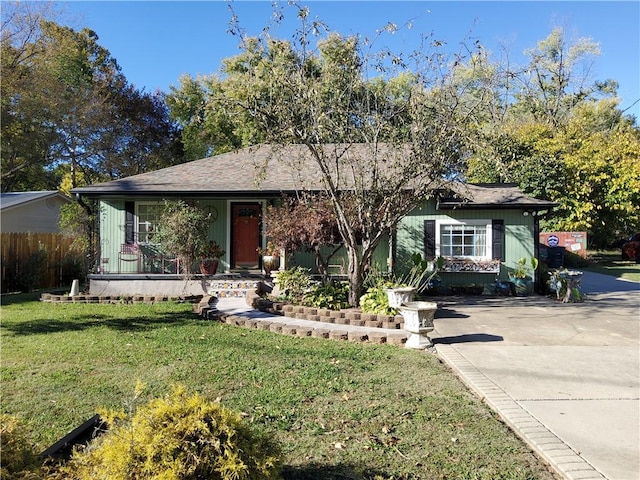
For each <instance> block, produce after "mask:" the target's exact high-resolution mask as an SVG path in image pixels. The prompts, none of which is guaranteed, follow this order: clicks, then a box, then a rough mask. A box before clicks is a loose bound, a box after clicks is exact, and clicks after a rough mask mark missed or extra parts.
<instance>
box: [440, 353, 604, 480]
mask: <svg viewBox="0 0 640 480" xmlns="http://www.w3.org/2000/svg"><path fill="white" fill-rule="evenodd" d="M436 352H437V354H438V356H439V357H441V358H442V360H443V361H444V362H445V363H446V364H447V365H449V366H450V367H451V368H452V370H453V371H454V372H455V373H456V375H458V377H459V378H460V379H461V380H462V382H463V383H464V384H465V385H467V387H468V388H469V389H470V390H472V391H473V392H475V393H476V394H477V395H478V396H479V397H480V398H481V399H482V400H483V401H484V402H485V403H486V404H487V405H488V406H489V407H491V409H492V410H494V411H495V412H496V413H497V414H498V416H499V417H500V418H501V419H502V420H503V421H504V422H505V423H506V424H507V425H508V426H509V427H510V428H511V430H513V431H514V432H515V433H516V434H517V435H518V436H519V437H520V438H522V440H524V441H525V442H526V443H527V444H528V445H529V446H530V447H531V448H532V449H533V450H534V451H535V452H536V453H537V454H538V455H539V456H540V457H542V458H543V459H544V460H545V461H546V462H547V463H549V465H551V466H552V467H553V469H554V470H555V471H556V472H558V473H559V474H560V475H562V477H563V478H565V479H567V480H603V479H606V477H605V476H604V475H602V474H601V473H600V472H598V471H597V470H596V469H595V468H594V467H593V466H592V465H591V464H590V463H589V462H587V461H586V460H585V459H584V458H582V457H581V456H580V455H578V453H576V452H575V451H574V450H572V449H571V447H569V446H568V445H567V444H566V443H565V442H563V441H562V440H561V439H560V438H558V437H557V436H556V435H555V434H554V433H553V432H552V431H551V430H549V429H548V428H547V427H545V426H544V425H543V424H542V423H540V422H539V421H538V419H536V418H535V417H534V416H533V415H531V414H530V413H529V412H528V411H527V410H526V409H524V408H523V407H522V406H521V405H520V404H519V403H518V402H517V401H516V400H514V399H513V398H511V397H510V396H509V395H507V393H506V392H505V391H504V390H502V389H501V388H500V387H499V386H497V385H496V384H495V383H494V382H493V381H491V380H490V379H489V378H487V376H485V375H484V374H483V373H482V372H480V370H478V369H477V368H476V367H475V366H473V364H472V363H471V362H469V361H468V360H467V359H466V358H465V357H464V356H463V355H462V354H460V353H459V352H458V351H456V349H455V348H454V347H453V346H451V345H436Z"/></svg>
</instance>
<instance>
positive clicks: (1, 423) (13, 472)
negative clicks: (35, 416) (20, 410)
mask: <svg viewBox="0 0 640 480" xmlns="http://www.w3.org/2000/svg"><path fill="white" fill-rule="evenodd" d="M0 458H2V463H1V464H0V478H3V479H7V480H17V479H23V480H26V479H38V478H43V477H42V475H41V469H40V462H39V460H38V457H37V455H36V453H35V452H34V449H33V444H32V443H31V442H30V440H29V435H28V432H27V430H26V428H25V427H24V425H23V424H22V423H21V422H20V421H19V420H18V419H17V418H16V417H12V416H9V415H2V417H0Z"/></svg>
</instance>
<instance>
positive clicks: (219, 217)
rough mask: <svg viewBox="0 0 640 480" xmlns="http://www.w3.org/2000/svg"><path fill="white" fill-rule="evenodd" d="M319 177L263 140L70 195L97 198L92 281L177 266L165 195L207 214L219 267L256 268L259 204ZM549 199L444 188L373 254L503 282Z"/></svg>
mask: <svg viewBox="0 0 640 480" xmlns="http://www.w3.org/2000/svg"><path fill="white" fill-rule="evenodd" d="M283 157H286V158H295V159H297V160H298V161H300V162H302V163H303V165H304V168H301V169H296V170H295V171H292V170H291V169H290V168H287V167H286V166H285V164H284V163H283V160H282V159H283ZM320 182H321V176H320V174H319V172H318V169H317V166H316V165H315V164H314V163H313V162H312V161H310V159H309V154H308V151H307V149H306V147H305V146H299V145H293V146H288V147H284V148H281V149H279V150H278V151H277V153H275V154H274V153H273V152H272V150H271V148H270V147H269V146H257V147H250V148H245V149H242V150H238V151H235V152H229V153H225V154H222V155H218V156H215V157H210V158H205V159H201V160H196V161H192V162H189V163H185V164H180V165H175V166H171V167H167V168H164V169H161V170H157V171H154V172H147V173H143V174H140V175H135V176H132V177H128V178H123V179H119V180H114V181H111V182H106V183H101V184H97V185H91V186H87V187H81V188H76V189H74V190H73V191H72V193H74V194H78V195H81V196H85V197H89V198H94V199H97V200H98V201H99V203H100V211H101V215H100V242H101V272H100V275H97V276H93V278H94V279H95V280H98V279H102V280H105V279H108V280H109V281H111V282H112V281H114V280H116V279H117V276H118V275H120V276H122V274H133V275H143V276H146V277H148V278H151V276H152V275H153V274H162V273H168V272H175V265H174V264H172V263H171V259H164V258H162V257H161V256H159V255H158V252H157V251H156V248H155V246H154V244H153V229H154V224H155V222H156V221H157V214H158V212H159V208H160V206H161V204H162V201H163V199H170V198H183V199H192V200H197V201H198V202H199V204H200V205H201V207H202V208H204V209H205V210H208V211H209V212H210V213H211V214H212V223H211V225H210V227H209V237H210V239H213V240H216V241H217V242H218V243H219V244H220V245H221V246H222V248H223V249H224V250H226V255H225V256H224V257H223V258H222V259H221V264H222V268H221V270H224V271H227V272H238V273H242V272H259V271H260V268H261V264H260V262H261V260H260V258H259V256H258V254H257V252H256V249H257V248H258V247H264V245H265V244H266V242H267V239H266V238H264V235H263V233H262V232H263V229H262V223H261V218H262V211H263V209H264V208H265V207H266V206H267V205H269V204H273V203H274V202H277V201H278V199H280V198H281V196H282V194H283V193H293V192H296V191H300V190H306V191H318V190H321V189H322V187H321V183H320ZM554 205H555V204H553V203H551V202H546V201H541V200H536V199H533V198H530V197H527V196H526V195H524V194H523V193H522V192H520V191H519V190H518V189H517V188H516V187H514V186H513V185H504V184H503V185H461V186H460V188H459V191H458V192H457V193H456V194H455V195H454V194H452V193H451V192H443V194H442V195H441V196H440V197H439V198H438V199H437V200H433V201H430V202H427V203H426V204H424V205H422V206H421V207H420V208H417V209H415V210H414V211H413V212H411V213H410V214H409V215H407V216H406V217H405V219H403V220H402V221H401V222H400V224H399V225H398V228H397V230H396V232H394V233H393V235H392V237H391V238H390V239H388V240H387V241H386V242H385V243H384V244H383V245H380V246H379V247H378V249H377V251H376V256H375V259H374V260H375V261H376V262H377V263H379V265H382V266H384V267H386V265H395V266H396V267H398V268H402V266H403V265H408V264H409V261H410V257H411V255H412V254H413V253H416V252H418V253H421V254H423V255H425V256H426V257H427V258H434V257H438V256H443V257H447V258H448V268H449V269H450V270H457V271H452V272H449V273H445V274H443V275H442V276H443V277H446V278H443V283H444V284H453V283H465V284H466V283H476V284H489V283H493V282H494V280H495V279H496V277H497V276H500V277H501V278H506V275H507V272H508V270H509V269H512V268H514V267H515V265H516V264H517V261H518V259H519V258H521V257H533V256H537V246H538V241H537V240H538V234H539V231H538V216H539V213H540V212H542V211H545V210H549V209H551V208H552V207H553V206H554ZM292 263H295V264H299V265H303V266H306V267H309V268H312V269H313V268H314V265H315V264H314V261H313V256H312V255H311V254H302V253H297V254H296V255H294V258H293V259H288V264H289V265H288V266H291V264H292ZM332 263H336V262H332ZM460 270H462V271H460ZM132 278H135V277H132ZM113 291H114V290H113V289H111V290H110V292H113ZM129 293H134V292H129Z"/></svg>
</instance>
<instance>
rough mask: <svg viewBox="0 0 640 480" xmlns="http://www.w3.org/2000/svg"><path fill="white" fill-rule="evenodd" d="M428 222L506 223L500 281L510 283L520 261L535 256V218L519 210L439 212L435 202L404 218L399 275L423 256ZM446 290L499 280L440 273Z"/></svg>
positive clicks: (400, 228)
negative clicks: (417, 256) (414, 257)
mask: <svg viewBox="0 0 640 480" xmlns="http://www.w3.org/2000/svg"><path fill="white" fill-rule="evenodd" d="M426 220H436V221H447V220H487V221H488V223H492V221H493V220H502V221H503V222H504V238H503V265H502V268H501V269H500V275H499V278H501V279H505V280H506V279H508V271H509V270H512V269H513V268H514V267H515V266H516V264H517V262H518V259H519V258H521V257H527V258H528V257H532V256H534V254H535V245H534V217H532V216H524V215H523V214H522V210H518V209H484V210H465V209H453V210H451V209H447V210H437V209H436V204H435V202H434V201H430V202H428V203H426V204H425V205H423V206H421V207H419V208H416V209H414V210H413V211H412V212H411V213H409V214H408V215H407V216H406V217H405V218H403V219H402V220H401V221H400V223H399V225H398V230H397V250H396V272H397V273H400V274H402V273H403V272H406V271H407V270H408V268H410V266H411V265H412V262H411V255H412V254H413V253H416V252H419V253H422V252H424V225H425V221H426ZM440 277H441V280H442V282H443V286H444V287H445V288H447V287H448V286H449V285H454V284H471V283H475V284H491V283H493V282H494V280H495V279H496V276H495V275H494V274H490V273H472V272H465V273H441V274H440Z"/></svg>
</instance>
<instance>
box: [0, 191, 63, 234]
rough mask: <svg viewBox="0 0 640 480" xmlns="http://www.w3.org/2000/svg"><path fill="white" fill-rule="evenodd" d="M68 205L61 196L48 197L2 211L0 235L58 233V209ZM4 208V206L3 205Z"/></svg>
mask: <svg viewBox="0 0 640 480" xmlns="http://www.w3.org/2000/svg"><path fill="white" fill-rule="evenodd" d="M67 203H69V200H68V199H66V198H65V197H63V196H62V195H56V196H49V197H47V198H41V199H36V200H34V201H31V202H28V203H24V204H20V205H16V206H12V207H10V208H3V209H2V222H0V231H1V232H2V233H60V227H59V220H60V208H61V207H62V206H63V205H66V204H67ZM3 207H4V205H3Z"/></svg>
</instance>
